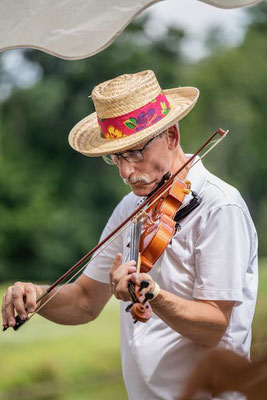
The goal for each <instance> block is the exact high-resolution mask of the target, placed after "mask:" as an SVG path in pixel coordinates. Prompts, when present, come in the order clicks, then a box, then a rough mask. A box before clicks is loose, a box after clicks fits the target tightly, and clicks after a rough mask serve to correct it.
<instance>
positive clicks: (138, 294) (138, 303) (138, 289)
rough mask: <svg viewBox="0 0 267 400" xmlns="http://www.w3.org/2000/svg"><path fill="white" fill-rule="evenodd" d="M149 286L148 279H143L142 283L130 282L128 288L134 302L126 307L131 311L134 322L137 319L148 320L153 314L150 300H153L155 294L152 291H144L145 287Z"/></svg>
mask: <svg viewBox="0 0 267 400" xmlns="http://www.w3.org/2000/svg"><path fill="white" fill-rule="evenodd" d="M148 286H149V282H148V281H147V280H143V281H142V282H141V283H140V285H137V284H134V283H133V282H132V281H130V282H129V284H128V289H129V292H130V295H131V298H132V303H131V304H129V305H128V307H127V308H126V311H127V312H131V314H132V317H133V319H134V323H136V322H137V321H140V322H144V323H145V322H147V321H148V320H149V319H150V318H151V317H152V315H153V311H152V308H151V305H150V304H149V300H152V299H153V297H154V295H153V293H152V292H146V293H143V289H145V288H147V287H148Z"/></svg>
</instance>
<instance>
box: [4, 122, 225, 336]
mask: <svg viewBox="0 0 267 400" xmlns="http://www.w3.org/2000/svg"><path fill="white" fill-rule="evenodd" d="M228 132H229V130H226V131H225V130H223V129H221V128H219V129H217V130H216V131H215V132H214V133H213V134H212V135H211V136H210V138H209V139H208V140H207V141H206V142H205V143H204V144H203V145H202V146H201V147H200V148H199V149H198V150H197V151H196V152H195V153H194V154H193V155H192V156H191V157H190V158H189V159H188V160H187V161H186V162H185V163H184V164H183V165H182V166H181V167H180V168H179V169H178V170H177V171H176V172H175V173H174V174H172V175H171V176H170V178H169V179H168V180H167V181H166V182H165V183H164V184H163V185H162V186H161V187H159V188H158V189H157V190H156V191H155V192H154V193H153V194H152V196H149V197H147V199H146V200H145V201H144V202H143V203H142V204H141V205H140V206H139V207H137V208H136V209H135V210H134V211H133V212H132V213H131V214H130V215H129V216H128V217H127V218H126V219H125V220H124V221H122V222H121V223H120V224H119V225H118V226H117V228H115V230H114V231H113V232H111V233H110V234H109V235H107V236H106V237H105V238H104V239H103V240H102V241H101V242H99V243H98V244H97V245H96V246H95V247H94V248H93V249H91V250H90V251H89V252H88V253H87V254H85V255H84V256H83V257H82V258H81V259H80V260H79V261H77V262H76V263H75V264H74V265H73V266H72V267H71V268H70V269H69V270H68V271H66V272H65V273H64V274H63V275H62V276H61V277H59V278H58V279H57V280H56V281H55V282H54V283H53V284H52V285H51V286H49V287H48V288H47V289H46V291H45V292H44V293H43V294H42V295H41V296H40V297H39V298H38V299H37V304H39V303H40V302H41V301H42V300H43V299H44V298H45V297H47V296H48V294H49V293H50V292H51V291H52V290H53V289H55V288H56V287H57V286H58V285H60V283H62V282H63V281H64V280H65V279H66V278H68V277H69V276H70V275H71V277H70V278H69V279H68V280H67V281H66V282H65V283H64V284H63V285H61V286H59V287H58V289H57V290H56V291H55V292H54V293H53V294H52V295H51V296H50V297H49V298H47V300H46V301H44V302H43V303H42V304H39V306H37V308H36V310H35V311H34V312H33V313H32V314H31V315H30V316H29V317H28V318H27V319H26V320H22V319H21V318H20V317H19V315H16V317H15V320H16V324H15V326H14V327H13V329H14V330H15V331H16V330H18V329H19V328H20V327H21V326H22V325H23V324H24V323H25V322H27V321H29V320H30V319H31V318H32V317H33V316H34V315H35V314H37V313H38V311H40V310H41V309H42V308H43V307H44V306H45V305H46V304H47V303H48V302H49V301H50V300H52V298H53V297H54V296H56V295H57V294H58V293H59V291H60V290H61V289H62V288H63V287H64V286H65V285H67V284H68V283H70V282H71V281H72V280H73V279H74V278H75V277H76V276H77V275H78V274H79V273H80V272H81V271H82V270H83V269H85V268H86V266H87V265H88V263H87V264H85V265H83V264H84V263H85V262H86V261H87V260H88V259H89V258H90V257H92V256H93V257H92V258H91V260H90V261H92V260H93V259H94V258H96V257H97V256H98V255H99V254H100V253H101V252H102V251H103V250H104V249H105V248H106V247H108V246H109V244H110V243H111V242H112V241H113V240H114V239H116V238H117V237H118V236H119V235H120V234H121V233H122V232H123V231H124V230H125V229H126V228H127V227H128V226H129V225H130V224H131V223H132V222H133V221H134V220H135V219H136V218H140V217H141V216H142V215H143V214H145V210H146V209H147V208H148V207H149V206H150V205H151V204H153V203H154V202H156V201H157V200H158V198H159V197H160V196H161V195H162V194H163V193H165V192H166V191H167V190H168V189H169V187H170V186H171V184H172V182H173V180H174V179H175V178H176V177H177V176H178V175H179V174H180V172H181V171H183V170H184V168H186V167H187V165H190V163H191V162H192V161H193V160H194V159H195V158H196V157H197V156H198V155H199V153H200V152H201V151H202V150H203V149H204V148H206V147H207V146H208V145H209V144H211V143H213V142H212V141H213V139H214V138H215V137H216V136H217V135H219V139H216V140H215V141H214V143H213V144H212V146H211V147H210V148H209V149H208V150H207V151H206V152H205V153H204V154H203V155H202V156H201V158H199V159H198V160H196V161H195V162H194V163H193V164H192V165H191V167H190V169H191V168H192V167H193V166H194V165H195V164H196V163H197V162H198V161H199V160H200V159H202V158H203V157H204V156H205V155H206V154H208V153H209V152H210V151H211V150H212V149H213V148H214V147H215V146H217V145H218V144H219V143H220V142H221V141H222V140H223V139H224V138H225V137H226V135H227V134H228ZM81 266H82V267H81ZM72 274H73V275H72ZM8 328H9V326H4V327H3V329H2V330H3V331H6V330H7V329H8Z"/></svg>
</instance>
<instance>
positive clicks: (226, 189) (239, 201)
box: [200, 172, 249, 215]
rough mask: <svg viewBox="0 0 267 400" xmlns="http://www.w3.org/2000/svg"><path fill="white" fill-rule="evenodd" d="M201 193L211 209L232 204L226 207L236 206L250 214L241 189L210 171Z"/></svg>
mask: <svg viewBox="0 0 267 400" xmlns="http://www.w3.org/2000/svg"><path fill="white" fill-rule="evenodd" d="M200 195H201V197H202V199H203V202H204V203H205V204H206V205H207V207H208V208H209V209H210V210H212V209H216V208H224V207H226V206H230V207H226V209H228V208H232V207H234V208H237V209H239V210H240V211H242V212H243V213H245V214H247V215H249V210H248V207H247V205H246V203H245V201H244V199H243V198H242V196H241V194H240V193H239V191H238V190H237V189H236V188H235V187H234V186H232V185H229V184H228V183H226V182H225V181H223V180H222V179H220V178H218V177H217V176H215V175H213V174H211V173H210V172H209V173H208V174H207V180H206V184H205V185H204V187H203V189H202V191H201V194H200ZM231 206H232V207H231Z"/></svg>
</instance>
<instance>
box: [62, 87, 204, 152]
mask: <svg viewBox="0 0 267 400" xmlns="http://www.w3.org/2000/svg"><path fill="white" fill-rule="evenodd" d="M163 93H164V94H165V95H166V96H167V99H168V101H169V103H170V104H171V110H170V112H169V113H168V114H167V115H166V116H165V117H164V118H162V119H161V120H160V121H159V122H157V123H155V124H154V125H152V126H150V127H149V128H146V129H144V130H142V131H140V132H137V133H134V134H132V135H130V136H123V137H122V138H118V139H105V138H103V137H101V136H100V127H99V125H98V122H97V115H96V113H95V112H94V113H92V114H90V115H88V116H87V117H85V118H83V119H82V120H81V121H80V122H78V123H77V124H76V125H75V126H74V127H73V128H72V130H71V131H70V134H69V144H70V146H71V147H72V148H73V149H74V150H76V151H78V152H79V153H82V154H84V155H85V156H87V157H101V156H104V155H108V154H115V153H120V152H122V151H125V150H128V149H130V148H132V147H134V146H137V145H138V144H140V143H142V142H143V141H144V140H149V139H150V138H152V137H153V136H157V135H159V134H160V133H161V132H163V131H164V130H165V129H167V128H169V127H170V126H172V125H173V124H174V123H175V122H177V121H180V120H181V119H182V118H184V117H185V116H186V115H187V114H188V113H189V112H190V111H191V110H192V108H193V107H194V105H195V104H196V102H197V100H198V97H199V90H198V89H197V88H194V87H180V88H175V89H168V90H163Z"/></svg>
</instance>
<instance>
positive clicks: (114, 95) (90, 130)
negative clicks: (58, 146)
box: [69, 71, 199, 157]
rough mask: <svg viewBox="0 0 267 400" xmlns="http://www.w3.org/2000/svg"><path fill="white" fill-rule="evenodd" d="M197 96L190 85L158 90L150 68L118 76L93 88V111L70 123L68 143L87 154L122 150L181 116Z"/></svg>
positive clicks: (154, 134) (93, 154)
mask: <svg viewBox="0 0 267 400" xmlns="http://www.w3.org/2000/svg"><path fill="white" fill-rule="evenodd" d="M198 96H199V91H198V89H196V88H193V87H178V88H175V89H168V90H162V89H161V87H160V86H159V83H158V81H157V79H156V76H155V74H154V72H153V71H142V72H138V73H136V74H127V75H121V76H118V77H117V78H114V79H111V80H109V81H106V82H103V83H101V84H100V85H98V86H96V87H95V88H94V89H93V91H92V99H93V102H94V105H95V109H96V112H94V113H92V114H90V115H88V116H87V117H85V118H84V119H82V120H81V121H80V122H78V124H76V125H75V126H74V128H73V129H72V130H71V132H70V134H69V144H70V145H71V147H72V148H73V149H74V150H76V151H78V152H80V153H82V154H84V155H86V156H88V157H99V156H103V155H107V154H115V153H120V152H123V151H125V150H128V149H131V148H133V147H135V146H136V145H138V144H140V143H142V142H144V141H146V140H148V139H150V138H152V137H153V136H156V135H158V134H160V133H161V132H163V131H164V130H166V129H167V128H168V127H170V126H172V125H173V124H174V123H175V122H177V121H179V120H181V119H182V118H184V117H185V116H186V115H187V114H188V113H189V112H190V111H191V110H192V108H193V107H194V105H195V104H196V102H197V99H198Z"/></svg>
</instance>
